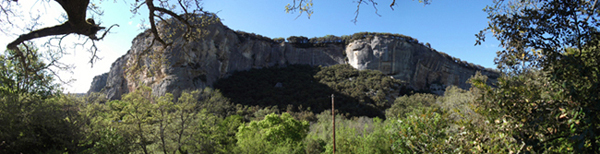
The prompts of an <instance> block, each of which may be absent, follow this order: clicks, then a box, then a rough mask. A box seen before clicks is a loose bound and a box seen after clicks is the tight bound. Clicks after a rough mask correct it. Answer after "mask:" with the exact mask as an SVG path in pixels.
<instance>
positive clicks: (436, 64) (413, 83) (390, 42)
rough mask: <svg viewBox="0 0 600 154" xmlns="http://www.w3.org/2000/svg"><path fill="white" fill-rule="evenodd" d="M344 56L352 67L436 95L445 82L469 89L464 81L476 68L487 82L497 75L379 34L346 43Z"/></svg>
mask: <svg viewBox="0 0 600 154" xmlns="http://www.w3.org/2000/svg"><path fill="white" fill-rule="evenodd" d="M346 55H347V56H348V63H349V64H350V65H352V66H353V67H354V68H357V69H359V70H362V69H371V70H379V71H381V72H383V73H384V74H388V75H391V76H393V77H394V78H396V79H400V80H403V81H408V82H409V84H410V85H409V86H410V87H412V88H413V89H416V90H431V91H432V92H434V93H437V94H443V91H444V90H445V89H446V87H447V86H449V85H455V86H458V87H461V88H464V89H466V88H469V87H470V85H469V84H467V83H466V81H467V79H469V78H470V77H471V76H473V75H474V74H475V73H476V72H477V71H479V72H481V73H482V74H483V75H487V76H488V77H489V79H490V81H491V82H495V80H496V78H498V76H499V74H498V73H497V72H495V71H493V70H490V69H484V68H483V67H480V66H474V65H473V64H470V63H467V62H464V61H460V60H459V59H456V58H453V57H450V56H448V55H446V54H445V53H441V52H437V51H435V50H433V49H431V48H429V47H426V46H424V45H422V44H418V43H410V42H407V41H404V40H401V39H393V38H390V36H383V35H379V36H374V37H372V39H361V40H356V41H354V42H351V43H349V44H348V45H347V47H346Z"/></svg>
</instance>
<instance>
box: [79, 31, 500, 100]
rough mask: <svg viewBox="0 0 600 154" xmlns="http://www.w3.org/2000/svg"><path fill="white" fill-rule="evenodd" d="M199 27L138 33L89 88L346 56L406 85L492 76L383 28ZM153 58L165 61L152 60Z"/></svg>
mask: <svg viewBox="0 0 600 154" xmlns="http://www.w3.org/2000/svg"><path fill="white" fill-rule="evenodd" d="M202 30H203V32H204V33H203V34H202V36H200V39H194V40H185V39H182V38H180V37H178V36H179V35H180V34H177V33H174V34H173V36H174V37H173V38H178V39H175V40H174V41H173V42H174V43H173V44H172V45H170V46H168V47H167V48H164V49H162V46H161V45H159V44H158V43H155V44H152V40H153V36H152V35H151V33H150V31H148V30H147V31H145V32H143V33H141V34H139V35H138V36H137V37H136V38H134V40H133V42H132V43H133V44H132V47H131V49H130V50H129V51H128V52H127V54H126V55H124V56H122V57H121V58H119V59H118V60H117V61H116V62H114V63H113V64H112V66H111V70H110V72H109V73H108V76H107V79H106V84H105V85H102V82H93V84H92V88H90V91H89V92H98V91H99V89H103V90H102V92H104V93H106V94H107V97H108V98H109V99H119V98H120V97H121V95H122V94H125V93H127V92H129V91H133V90H134V89H135V88H136V87H138V86H140V85H142V84H143V85H147V86H150V87H151V88H152V89H153V92H154V94H156V95H163V94H165V93H167V92H171V93H174V94H175V95H176V96H177V95H178V94H180V93H181V91H182V90H189V89H202V88H204V87H206V86H211V85H212V83H214V82H215V81H217V80H218V79H220V78H224V77H227V76H228V75H230V74H231V73H232V72H235V71H242V70H248V69H252V68H263V67H272V66H276V65H278V66H285V65H287V64H308V65H312V66H319V65H320V66H330V65H336V64H344V63H350V64H351V65H352V66H354V67H355V68H358V69H374V70H380V71H382V72H383V73H386V74H389V75H391V76H393V77H395V78H398V79H402V80H404V81H408V82H409V84H410V85H409V86H411V87H412V88H414V89H417V90H425V89H433V90H436V88H437V89H440V88H443V87H445V86H448V85H457V86H459V87H461V88H468V87H469V86H468V85H467V84H466V83H465V81H466V80H467V79H468V78H469V77H470V76H472V75H473V74H475V72H476V71H482V72H483V73H484V74H485V75H488V76H490V78H495V77H497V76H498V74H497V73H495V72H492V71H485V69H484V68H483V67H474V66H469V65H468V64H467V63H464V62H461V61H456V60H454V59H453V58H451V57H449V56H447V55H445V54H442V53H439V52H436V51H434V50H432V49H430V48H427V47H425V46H424V45H422V44H419V43H417V42H414V41H407V40H406V39H401V38H396V37H392V36H389V35H372V36H370V37H359V38H355V39H352V40H346V41H348V42H345V43H340V42H336V43H321V44H320V45H318V46H316V45H315V46H310V45H309V46H308V47H307V46H306V44H307V43H308V44H310V42H306V41H305V42H301V44H299V43H298V42H283V41H274V40H271V39H269V38H265V37H262V36H260V35H253V34H248V33H244V32H236V31H233V30H231V29H229V28H228V27H226V26H224V25H222V24H221V23H215V24H211V25H208V26H206V27H204V28H203V29H202ZM151 45H152V46H151ZM157 57H158V58H157ZM160 58H163V60H164V61H162V62H157V61H156V59H160ZM157 64H158V65H157ZM471 65H472V64H471ZM132 68H135V69H132ZM153 68H156V69H153ZM131 70H134V71H131ZM266 80H268V79H266Z"/></svg>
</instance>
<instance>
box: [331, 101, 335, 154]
mask: <svg viewBox="0 0 600 154" xmlns="http://www.w3.org/2000/svg"><path fill="white" fill-rule="evenodd" d="M334 97H335V96H334V95H333V94H331V117H332V118H331V121H332V124H333V153H334V154H335V103H334V102H335V99H334Z"/></svg>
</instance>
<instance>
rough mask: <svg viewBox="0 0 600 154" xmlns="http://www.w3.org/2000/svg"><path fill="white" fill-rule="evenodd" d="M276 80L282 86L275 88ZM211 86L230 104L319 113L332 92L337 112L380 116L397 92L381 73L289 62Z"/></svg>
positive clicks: (397, 84)
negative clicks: (220, 92) (230, 101)
mask: <svg viewBox="0 0 600 154" xmlns="http://www.w3.org/2000/svg"><path fill="white" fill-rule="evenodd" d="M265 79H269V80H265ZM278 83H280V84H281V85H282V86H281V87H276V85H277V84H278ZM214 86H215V88H217V89H220V90H222V92H223V95H224V96H225V97H228V98H231V100H232V102H234V103H238V104H242V105H250V106H255V105H258V106H260V107H261V108H265V107H268V106H277V108H278V111H285V112H296V111H297V112H303V111H304V110H306V111H311V112H313V113H320V112H323V111H324V110H328V109H330V108H331V103H330V102H331V97H330V96H331V94H335V102H336V109H338V110H340V112H343V113H348V114H350V115H352V116H370V117H373V116H379V117H381V118H384V116H383V110H384V109H385V108H386V107H387V106H389V105H391V101H389V102H388V99H393V96H394V95H395V94H396V93H399V92H398V91H397V90H398V89H400V86H401V84H400V81H398V80H394V79H392V78H390V77H387V76H385V75H383V74H382V73H381V72H378V71H373V70H364V71H358V70H356V69H354V68H352V67H351V66H349V65H336V66H329V67H311V66H304V65H290V66H287V67H282V68H264V69H254V70H250V71H243V72H237V73H234V74H233V75H232V76H230V77H229V78H225V79H221V80H219V81H217V82H216V83H215V84H214ZM290 105H291V106H292V107H288V106H290ZM290 109H292V110H290ZM295 109H298V110H295ZM265 113H270V112H265ZM262 115H264V113H263V114H262ZM293 115H295V116H296V115H298V114H293ZM304 115H306V114H304Z"/></svg>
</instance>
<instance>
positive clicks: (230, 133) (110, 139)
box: [83, 87, 242, 153]
mask: <svg viewBox="0 0 600 154" xmlns="http://www.w3.org/2000/svg"><path fill="white" fill-rule="evenodd" d="M151 93H152V92H151V89H150V88H148V87H141V88H140V89H137V90H136V91H134V92H132V93H129V94H126V95H124V96H123V99H122V100H115V101H110V102H108V103H107V104H95V105H90V106H89V107H88V108H87V110H85V111H84V112H83V113H85V114H86V115H89V116H90V117H92V119H91V122H90V129H89V130H87V131H88V133H89V134H90V135H89V137H88V140H87V144H88V145H89V146H90V147H91V148H90V149H88V150H87V152H95V151H98V152H100V153H128V152H134V153H153V152H154V151H160V152H163V153H188V152H191V153H228V152H229V151H231V150H232V149H233V147H234V146H233V145H234V144H235V135H234V134H235V131H236V129H237V127H238V126H239V125H240V124H241V122H242V118H241V117H239V116H229V115H230V113H232V112H233V109H231V108H232V106H228V104H230V103H229V102H228V99H225V98H223V97H222V95H221V94H219V92H218V91H214V90H212V89H210V88H207V89H204V90H203V91H201V92H200V91H192V92H183V93H182V94H181V96H180V97H179V98H178V100H177V101H174V100H173V96H172V95H171V94H167V95H165V96H161V97H158V96H153V95H152V94H151ZM226 116H227V118H225V117H226Z"/></svg>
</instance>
